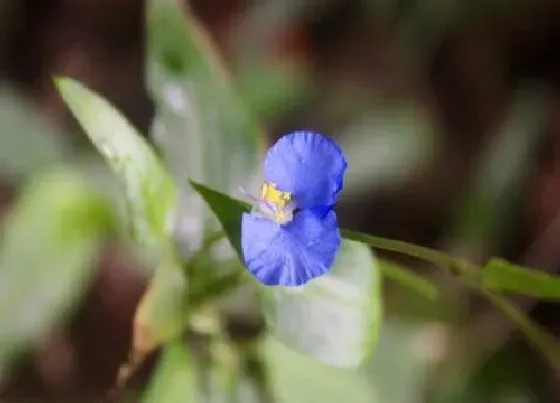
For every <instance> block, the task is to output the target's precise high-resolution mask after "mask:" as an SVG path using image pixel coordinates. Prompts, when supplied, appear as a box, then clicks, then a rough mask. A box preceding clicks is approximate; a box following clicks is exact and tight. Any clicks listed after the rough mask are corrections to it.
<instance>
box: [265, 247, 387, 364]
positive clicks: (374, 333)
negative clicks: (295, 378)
mask: <svg viewBox="0 0 560 403" xmlns="http://www.w3.org/2000/svg"><path fill="white" fill-rule="evenodd" d="M263 292H264V293H265V297H266V299H265V300H266V304H265V315H266V319H267V321H268V323H269V326H270V328H271V329H272V332H273V334H274V336H275V337H277V338H278V339H279V340H281V341H283V342H284V343H285V344H287V345H288V346H289V347H291V348H293V349H294V350H296V351H298V352H300V353H303V354H306V355H309V356H312V357H314V358H315V359H317V360H319V361H321V362H323V363H325V364H329V365H333V366H340V367H354V366H357V365H359V364H361V363H362V362H363V360H364V359H366V358H368V356H369V355H370V354H371V353H372V352H373V348H374V346H375V344H376V342H377V338H378V334H379V330H380V327H381V304H382V295H381V278H380V273H379V266H378V265H377V263H376V261H375V259H374V257H373V255H372V253H371V250H370V248H369V247H368V246H366V245H364V244H362V243H359V242H354V241H349V240H346V239H344V240H343V242H342V247H341V249H340V250H339V252H338V254H337V257H336V260H335V263H334V265H333V267H332V268H331V270H330V271H329V272H328V273H327V274H326V275H324V276H322V277H319V278H316V279H314V280H312V281H310V282H309V283H308V284H306V285H304V286H301V287H297V288H288V287H274V288H266V289H264V290H263Z"/></svg>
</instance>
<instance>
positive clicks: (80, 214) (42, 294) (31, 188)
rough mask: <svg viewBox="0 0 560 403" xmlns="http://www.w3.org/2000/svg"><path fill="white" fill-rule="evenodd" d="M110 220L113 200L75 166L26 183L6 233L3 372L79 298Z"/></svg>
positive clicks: (0, 274) (0, 244)
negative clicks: (75, 170)
mask: <svg viewBox="0 0 560 403" xmlns="http://www.w3.org/2000/svg"><path fill="white" fill-rule="evenodd" d="M110 225H111V216H110V213H109V209H108V204H107V201H106V199H104V198H102V197H101V196H100V195H99V194H97V193H95V192H92V191H91V190H90V189H89V188H88V187H87V185H86V184H85V183H84V180H83V179H82V178H81V177H80V176H77V175H75V174H74V173H72V172H71V171H70V172H69V171H65V170H59V171H56V172H55V171H53V172H49V173H47V174H44V175H42V176H40V177H38V178H36V179H35V180H34V181H32V182H31V183H30V184H29V185H27V186H26V187H25V188H24V190H23V192H22V194H21V197H20V199H19V200H18V201H17V202H16V204H15V205H14V207H13V208H12V209H11V211H9V213H8V215H7V217H6V218H5V221H4V222H3V225H2V238H1V240H0V339H1V340H2V343H0V377H2V375H3V374H4V372H5V371H6V369H7V365H8V364H9V362H10V360H11V359H12V358H13V355H14V354H17V352H18V351H20V350H21V349H23V348H25V347H26V346H28V345H30V344H33V343H35V342H38V341H39V340H40V339H41V338H42V337H44V336H45V335H46V333H47V332H48V331H49V330H51V328H52V327H53V326H55V325H56V324H57V322H58V320H60V319H62V318H63V317H64V315H65V314H66V313H67V312H68V310H69V309H70V308H72V307H73V306H75V305H76V303H77V299H78V298H79V297H80V296H81V294H82V293H83V292H84V291H85V286H86V285H87V283H88V280H89V279H90V276H91V274H92V269H93V268H94V263H95V259H96V256H97V255H96V253H97V250H98V247H99V243H100V241H101V237H102V235H104V234H105V233H107V232H108V230H109V229H110Z"/></svg>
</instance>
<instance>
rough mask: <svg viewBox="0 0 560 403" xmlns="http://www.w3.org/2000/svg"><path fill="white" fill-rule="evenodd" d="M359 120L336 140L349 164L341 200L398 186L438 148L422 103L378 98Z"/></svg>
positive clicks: (432, 126)
mask: <svg viewBox="0 0 560 403" xmlns="http://www.w3.org/2000/svg"><path fill="white" fill-rule="evenodd" d="M338 104H340V101H338ZM358 119H359V120H356V122H355V123H353V124H352V125H351V126H349V127H348V128H347V129H345V130H344V133H343V134H342V135H341V136H340V138H339V140H338V143H339V145H340V147H341V148H342V149H343V150H344V153H345V155H346V157H347V159H348V160H349V161H352V163H351V164H350V165H349V167H348V172H347V174H346V177H345V179H344V192H343V193H342V195H341V197H342V198H352V197H359V196H363V195H364V194H366V193H368V192H374V191H375V189H378V188H380V187H383V186H388V185H389V186H397V185H398V184H399V183H404V182H405V181H407V180H410V178H412V177H413V176H415V175H417V174H418V172H420V171H421V170H422V169H424V168H426V167H427V166H428V164H429V163H430V162H431V160H432V159H433V156H434V155H435V151H436V149H437V138H436V136H435V128H434V125H433V122H431V121H430V119H429V113H428V111H426V110H425V108H423V107H422V105H421V104H419V103H413V102H411V101H404V100H401V101H398V102H389V101H387V100H386V99H381V100H378V101H376V102H375V103H373V105H371V107H370V108H369V109H368V110H367V112H366V114H365V116H361V117H358Z"/></svg>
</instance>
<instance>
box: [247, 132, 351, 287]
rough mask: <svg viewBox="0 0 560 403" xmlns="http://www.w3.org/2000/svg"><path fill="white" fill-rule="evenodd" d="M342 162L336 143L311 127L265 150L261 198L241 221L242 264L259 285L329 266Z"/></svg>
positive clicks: (299, 279)
mask: <svg viewBox="0 0 560 403" xmlns="http://www.w3.org/2000/svg"><path fill="white" fill-rule="evenodd" d="M346 167H347V163H346V160H345V158H344V156H343V154H342V151H341V150H340V148H339V147H338V146H337V145H336V144H335V143H334V142H333V141H332V140H330V139H328V138H326V137H323V136H322V135H320V134H317V133H313V132H294V133H291V134H289V135H286V136H284V137H282V138H281V139H280V140H278V141H277V142H276V144H274V145H273V146H272V147H271V148H270V149H269V151H268V153H267V155H266V158H265V161H264V176H265V183H264V184H263V187H262V190H261V195H260V199H259V200H258V203H257V205H256V208H255V209H254V210H253V212H251V213H245V214H244V215H243V217H242V225H241V246H242V251H243V258H244V260H245V265H246V266H247V268H248V270H249V271H250V273H251V274H252V275H253V276H255V277H256V278H257V279H258V280H259V281H261V282H262V283H263V284H265V285H270V286H276V285H281V286H299V285H303V284H306V283H307V282H309V281H310V280H311V279H313V278H315V277H319V276H321V275H323V274H325V273H326V272H327V271H328V270H329V269H330V267H331V266H332V264H333V263H334V259H335V256H336V253H337V251H338V249H339V248H340V242H341V238H340V231H339V229H338V222H337V218H336V214H335V212H334V210H333V206H334V204H335V202H336V199H337V196H338V193H339V192H340V190H341V189H342V184H343V177H344V173H345V171H346Z"/></svg>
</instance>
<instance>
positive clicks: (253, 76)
mask: <svg viewBox="0 0 560 403" xmlns="http://www.w3.org/2000/svg"><path fill="white" fill-rule="evenodd" d="M236 87H237V88H239V92H240V94H241V96H242V98H243V100H244V101H245V102H246V103H247V105H248V106H249V108H250V109H251V111H252V112H253V113H254V114H255V115H256V116H257V117H258V118H259V120H261V121H263V122H267V121H270V120H271V119H273V118H278V116H281V115H282V114H283V113H284V112H289V111H290V110H293V109H294V108H295V107H297V106H298V104H302V103H303V102H304V101H305V98H306V97H308V94H309V93H310V89H311V83H310V82H309V80H308V78H307V77H306V75H305V72H304V69H303V67H302V66H299V65H297V64H286V63H284V64H281V63H275V64H274V65H273V66H258V67H252V68H247V69H245V71H244V72H243V73H242V75H241V77H240V78H239V82H238V83H237V86H236Z"/></svg>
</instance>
